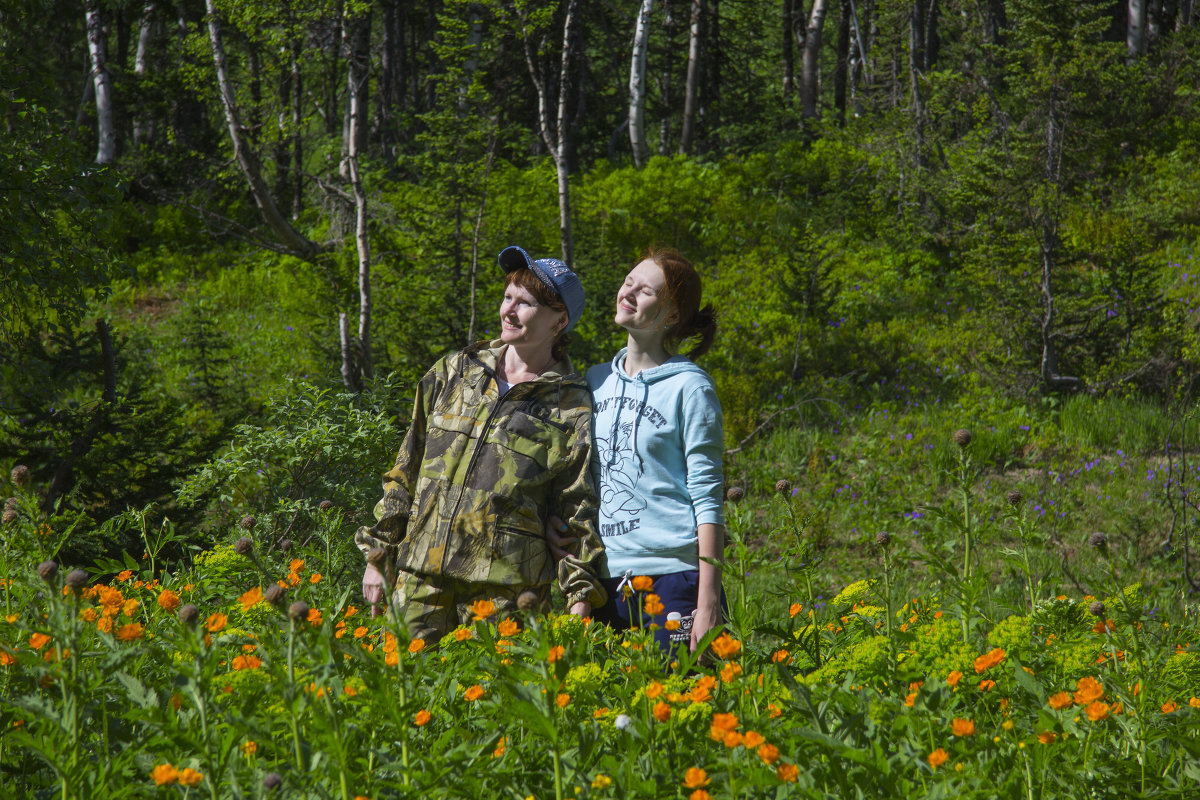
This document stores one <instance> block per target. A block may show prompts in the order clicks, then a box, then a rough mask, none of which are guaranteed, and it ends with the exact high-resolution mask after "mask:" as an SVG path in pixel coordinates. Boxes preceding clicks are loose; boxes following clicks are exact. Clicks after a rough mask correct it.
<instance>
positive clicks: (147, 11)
mask: <svg viewBox="0 0 1200 800" xmlns="http://www.w3.org/2000/svg"><path fill="white" fill-rule="evenodd" d="M161 28H162V24H161V22H160V21H159V16H158V8H157V4H156V3H155V0H146V4H145V5H144V6H143V7H142V19H141V22H140V23H139V25H138V42H137V54H136V56H135V57H134V61H133V75H134V77H135V78H136V79H137V80H138V82H139V83H140V82H141V81H143V80H144V79H145V78H146V76H147V75H148V74H149V72H150V53H151V50H152V49H153V47H154V42H155V40H156V39H157V38H158V35H159V33H160V31H161ZM154 133H155V131H154V122H153V120H152V119H151V118H150V117H148V116H147V115H146V114H145V113H144V112H143V113H139V114H138V115H137V117H136V118H135V119H134V120H133V143H134V144H135V145H142V144H148V143H149V142H150V141H152V140H153V139H154Z"/></svg>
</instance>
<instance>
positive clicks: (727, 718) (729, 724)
mask: <svg viewBox="0 0 1200 800" xmlns="http://www.w3.org/2000/svg"><path fill="white" fill-rule="evenodd" d="M712 726H713V727H714V728H716V729H717V730H721V731H732V730H734V729H736V728H737V726H738V718H737V715H736V714H713V716H712Z"/></svg>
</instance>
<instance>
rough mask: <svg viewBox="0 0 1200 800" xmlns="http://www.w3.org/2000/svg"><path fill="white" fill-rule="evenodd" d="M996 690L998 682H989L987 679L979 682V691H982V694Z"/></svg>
mask: <svg viewBox="0 0 1200 800" xmlns="http://www.w3.org/2000/svg"><path fill="white" fill-rule="evenodd" d="M994 688H996V682H995V681H993V680H988V679H987V678H984V679H983V680H981V681H980V682H979V691H981V692H988V691H991V690H992V689H994Z"/></svg>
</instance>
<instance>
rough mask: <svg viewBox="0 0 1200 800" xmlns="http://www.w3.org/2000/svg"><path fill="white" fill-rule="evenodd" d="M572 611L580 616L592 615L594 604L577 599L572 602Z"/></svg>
mask: <svg viewBox="0 0 1200 800" xmlns="http://www.w3.org/2000/svg"><path fill="white" fill-rule="evenodd" d="M571 613H572V614H574V615H575V616H577V617H579V618H581V619H582V618H583V617H590V616H591V615H592V604H591V603H589V602H588V601H587V600H577V601H575V602H574V603H572V604H571Z"/></svg>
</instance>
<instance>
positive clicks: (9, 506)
mask: <svg viewBox="0 0 1200 800" xmlns="http://www.w3.org/2000/svg"><path fill="white" fill-rule="evenodd" d="M19 502H20V501H19V500H17V498H15V497H8V498H5V500H4V510H5V511H16V510H17V503H19Z"/></svg>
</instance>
